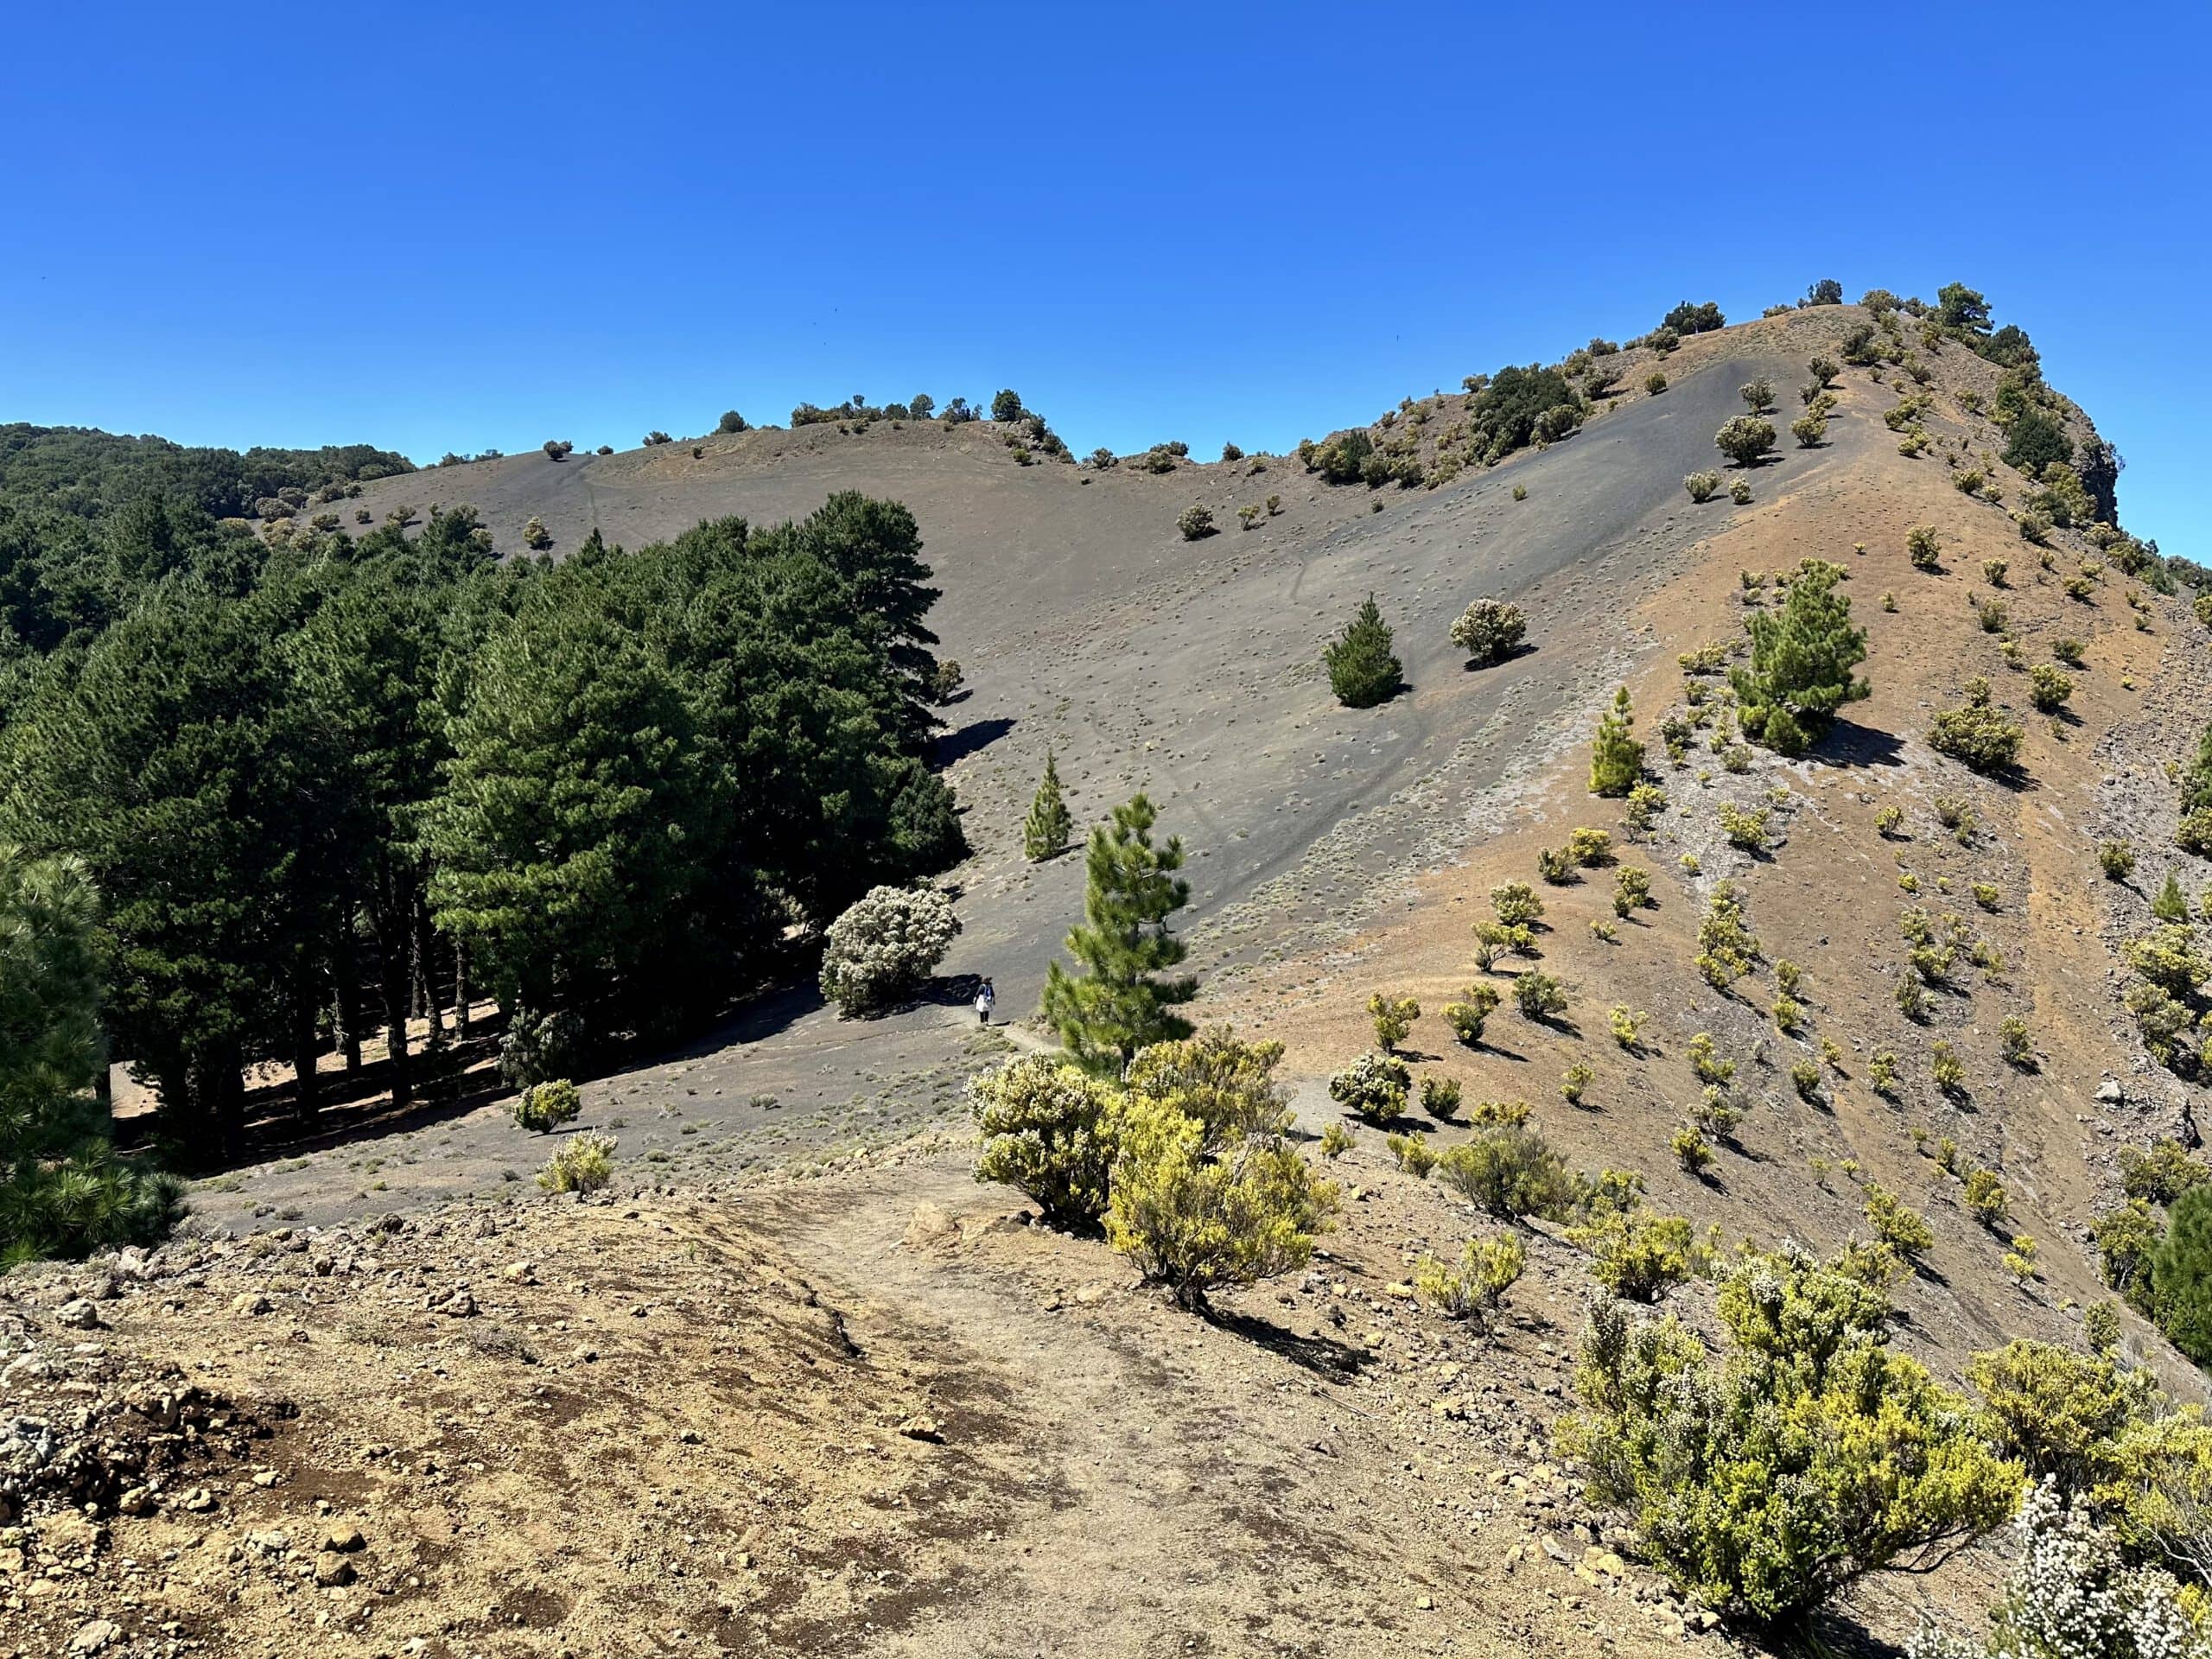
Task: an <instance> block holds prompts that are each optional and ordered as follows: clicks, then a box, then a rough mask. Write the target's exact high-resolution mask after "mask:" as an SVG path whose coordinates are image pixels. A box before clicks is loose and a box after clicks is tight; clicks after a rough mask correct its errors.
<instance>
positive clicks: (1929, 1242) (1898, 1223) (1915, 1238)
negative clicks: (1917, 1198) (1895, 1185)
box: [1866, 1181, 1936, 1262]
mask: <svg viewBox="0 0 2212 1659" xmlns="http://www.w3.org/2000/svg"><path fill="white" fill-rule="evenodd" d="M1866 1224H1867V1226H1868V1227H1870V1228H1872V1230H1873V1234H1874V1236H1875V1238H1876V1239H1877V1240H1878V1242H1880V1243H1884V1244H1886V1245H1888V1246H1889V1247H1890V1248H1891V1249H1893V1250H1895V1251H1896V1252H1897V1254H1898V1255H1901V1256H1903V1257H1904V1259H1905V1260H1906V1261H1908V1262H1910V1261H1915V1260H1917V1259H1918V1257H1919V1256H1920V1255H1922V1253H1923V1252H1924V1251H1927V1250H1929V1249H1934V1248H1935V1245H1936V1235H1935V1234H1933V1233H1932V1232H1930V1231H1929V1230H1928V1222H1927V1218H1926V1217H1923V1215H1922V1214H1921V1213H1920V1211H1917V1210H1915V1209H1914V1208H1912V1206H1911V1205H1908V1204H1906V1203H1905V1202H1904V1199H1902V1198H1898V1197H1897V1194H1896V1193H1894V1192H1888V1191H1886V1190H1885V1188H1883V1187H1882V1186H1880V1185H1878V1184H1877V1183H1875V1182H1873V1181H1869V1182H1867V1183H1866Z"/></svg>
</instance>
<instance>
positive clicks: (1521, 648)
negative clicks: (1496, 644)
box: [1461, 639, 1536, 674]
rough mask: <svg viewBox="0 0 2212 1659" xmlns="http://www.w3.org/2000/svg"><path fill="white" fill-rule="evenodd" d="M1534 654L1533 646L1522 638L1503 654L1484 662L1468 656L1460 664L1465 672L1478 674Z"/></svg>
mask: <svg viewBox="0 0 2212 1659" xmlns="http://www.w3.org/2000/svg"><path fill="white" fill-rule="evenodd" d="M1535 654H1536V648H1535V646H1534V645H1530V644H1529V642H1528V641H1527V640H1525V639H1524V640H1523V641H1522V642H1521V644H1519V645H1516V646H1514V647H1513V649H1512V650H1510V651H1509V652H1505V653H1504V654H1503V656H1498V657H1493V658H1491V659H1490V660H1489V661H1488V662H1486V663H1478V662H1477V661H1476V660H1475V659H1474V658H1471V657H1470V658H1467V660H1466V661H1465V663H1464V664H1461V666H1462V667H1463V669H1464V670H1465V671H1466V672H1467V673H1470V674H1479V673H1481V672H1482V671H1484V669H1491V668H1503V667H1504V666H1505V665H1506V664H1508V663H1517V662H1519V661H1520V660H1521V659H1522V658H1523V657H1533V656H1535Z"/></svg>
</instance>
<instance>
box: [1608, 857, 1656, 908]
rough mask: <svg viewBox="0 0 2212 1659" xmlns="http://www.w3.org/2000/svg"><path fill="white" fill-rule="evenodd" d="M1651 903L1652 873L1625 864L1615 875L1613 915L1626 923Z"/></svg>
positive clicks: (1636, 866)
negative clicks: (1632, 915) (1634, 913)
mask: <svg viewBox="0 0 2212 1659" xmlns="http://www.w3.org/2000/svg"><path fill="white" fill-rule="evenodd" d="M1650 902H1651V872H1650V871H1649V870H1647V869H1644V868H1641V867H1640V866H1638V865H1635V864H1624V865H1622V866H1621V867H1620V868H1619V869H1618V870H1617V871H1615V872H1614V873H1613V914H1614V915H1616V916H1618V917H1619V918H1622V919H1623V920H1624V921H1625V920H1626V919H1627V918H1629V916H1630V914H1631V913H1633V912H1636V911H1638V910H1641V909H1643V907H1644V906H1647V905H1649V903H1650Z"/></svg>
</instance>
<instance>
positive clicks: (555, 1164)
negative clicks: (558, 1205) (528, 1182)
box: [537, 1135, 614, 1192]
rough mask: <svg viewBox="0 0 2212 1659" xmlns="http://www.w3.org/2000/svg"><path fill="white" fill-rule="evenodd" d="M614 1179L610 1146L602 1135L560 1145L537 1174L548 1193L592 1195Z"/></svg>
mask: <svg viewBox="0 0 2212 1659" xmlns="http://www.w3.org/2000/svg"><path fill="white" fill-rule="evenodd" d="M613 1179H614V1142H613V1140H611V1139H610V1138H609V1137H607V1136H606V1135H576V1136H574V1137H572V1138H571V1139H569V1140H567V1141H563V1142H562V1143H561V1146H560V1147H559V1149H558V1150H557V1151H556V1152H555V1153H554V1154H553V1155H552V1156H551V1157H550V1158H548V1159H547V1160H545V1166H544V1167H543V1169H541V1170H539V1171H538V1172H537V1184H538V1185H539V1186H541V1187H543V1188H544V1190H545V1191H546V1192H598V1191H599V1189H600V1188H601V1187H603V1186H605V1185H607V1183H608V1182H610V1181H612V1180H613Z"/></svg>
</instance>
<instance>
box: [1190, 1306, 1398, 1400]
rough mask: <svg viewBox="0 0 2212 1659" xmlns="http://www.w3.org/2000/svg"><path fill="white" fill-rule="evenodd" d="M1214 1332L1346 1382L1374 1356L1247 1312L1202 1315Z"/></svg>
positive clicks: (1212, 1312)
mask: <svg viewBox="0 0 2212 1659" xmlns="http://www.w3.org/2000/svg"><path fill="white" fill-rule="evenodd" d="M1206 1319H1207V1321H1208V1322H1209V1323H1210V1324H1211V1325H1214V1326H1215V1327H1216V1328H1217V1329H1219V1330H1223V1331H1226V1332H1230V1334H1231V1335H1232V1336H1239V1337H1242V1338H1244V1339H1245V1340H1246V1341H1247V1342H1249V1343H1252V1344H1255V1346H1258V1347H1261V1348H1264V1349H1266V1350H1267V1351H1268V1352H1269V1353H1273V1354H1280V1355H1281V1356H1282V1357H1284V1358H1285V1359H1287V1360H1288V1361H1289V1362H1290V1363H1292V1364H1294V1365H1295V1366H1298V1367H1299V1368H1300V1370H1308V1371H1312V1372H1313V1373H1315V1374H1316V1375H1318V1376H1325V1377H1330V1378H1332V1379H1333V1380H1335V1381H1337V1382H1339V1383H1348V1382H1350V1381H1351V1379H1352V1378H1354V1377H1356V1376H1358V1375H1359V1374H1360V1373H1361V1372H1362V1371H1363V1370H1366V1369H1367V1367H1368V1366H1369V1365H1370V1364H1371V1363H1373V1362H1374V1356H1373V1355H1371V1354H1370V1353H1369V1352H1368V1351H1366V1350H1365V1349H1363V1348H1355V1347H1353V1346H1352V1345H1351V1344H1350V1343H1348V1342H1339V1341H1338V1340H1337V1339H1336V1338H1334V1337H1324V1336H1318V1335H1317V1336H1311V1337H1301V1336H1300V1335H1299V1334H1298V1333H1297V1332H1294V1331H1286V1330H1284V1329H1283V1328H1282V1326H1281V1325H1276V1324H1274V1322H1273V1321H1271V1320H1268V1319H1261V1318H1259V1317H1257V1316H1256V1315H1255V1314H1250V1313H1223V1312H1221V1311H1220V1310H1219V1309H1215V1310H1213V1311H1211V1312H1210V1313H1207V1315H1206Z"/></svg>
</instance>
